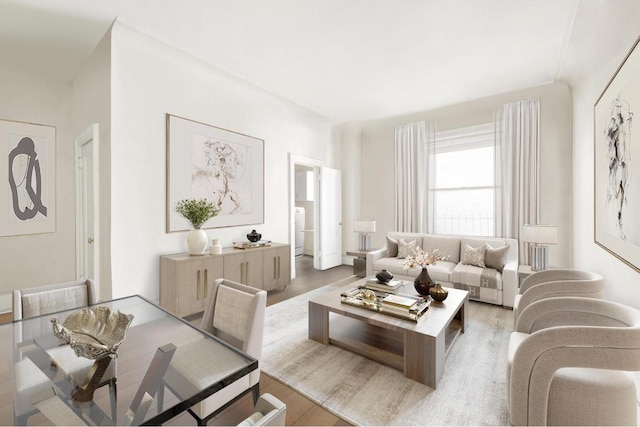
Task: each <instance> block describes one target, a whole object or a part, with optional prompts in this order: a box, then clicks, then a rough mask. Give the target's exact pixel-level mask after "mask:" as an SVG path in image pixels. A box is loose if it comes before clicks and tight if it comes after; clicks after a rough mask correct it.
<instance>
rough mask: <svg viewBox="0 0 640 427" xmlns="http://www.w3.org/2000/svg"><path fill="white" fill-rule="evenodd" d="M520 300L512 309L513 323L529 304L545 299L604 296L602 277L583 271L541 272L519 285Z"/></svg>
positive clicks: (528, 277) (531, 275)
mask: <svg viewBox="0 0 640 427" xmlns="http://www.w3.org/2000/svg"><path fill="white" fill-rule="evenodd" d="M519 293H520V295H521V296H520V300H519V301H518V303H517V305H516V306H515V307H514V308H513V315H514V319H515V321H517V320H518V317H519V316H520V313H521V312H522V310H524V309H525V308H526V307H528V306H529V305H530V304H532V303H534V302H536V301H538V300H541V299H545V298H554V297H571V296H574V297H585V298H602V297H603V296H604V278H603V277H602V275H600V274H597V273H592V272H590V271H583V270H562V269H557V270H543V271H538V272H535V273H533V274H530V275H529V276H527V277H526V278H525V279H524V280H523V281H522V284H521V285H520V289H519Z"/></svg>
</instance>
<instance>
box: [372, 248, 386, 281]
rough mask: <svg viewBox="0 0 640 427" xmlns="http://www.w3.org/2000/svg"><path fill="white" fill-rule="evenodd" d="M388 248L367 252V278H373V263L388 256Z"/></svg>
mask: <svg viewBox="0 0 640 427" xmlns="http://www.w3.org/2000/svg"><path fill="white" fill-rule="evenodd" d="M387 252H388V250H387V246H386V245H385V246H384V247H382V248H380V249H376V250H375V251H370V252H367V277H370V276H373V263H374V262H376V261H377V260H379V259H382V258H385V257H386V256H387Z"/></svg>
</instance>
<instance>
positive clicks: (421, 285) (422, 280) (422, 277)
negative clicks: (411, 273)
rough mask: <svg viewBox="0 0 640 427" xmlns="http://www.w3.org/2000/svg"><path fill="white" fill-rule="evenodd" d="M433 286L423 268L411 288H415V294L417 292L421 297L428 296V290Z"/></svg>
mask: <svg viewBox="0 0 640 427" xmlns="http://www.w3.org/2000/svg"><path fill="white" fill-rule="evenodd" d="M434 286H435V283H433V280H431V276H429V273H428V272H427V269H426V268H423V269H422V271H421V272H420V274H418V277H416V280H414V281H413V287H414V288H416V292H418V293H419V294H420V295H422V296H427V295H429V288H432V287H434Z"/></svg>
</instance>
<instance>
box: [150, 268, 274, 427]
mask: <svg viewBox="0 0 640 427" xmlns="http://www.w3.org/2000/svg"><path fill="white" fill-rule="evenodd" d="M266 306H267V292H266V291H264V290H261V289H256V288H253V287H251V286H247V285H243V284H241V283H237V282H233V281H231V280H227V279H218V280H216V281H214V282H213V283H212V289H211V292H209V299H208V300H207V303H206V306H205V311H204V315H203V317H202V325H201V328H202V329H203V330H205V331H206V332H209V333H210V334H212V335H214V336H216V337H218V338H220V339H222V340H223V341H225V342H227V343H228V344H230V345H232V346H234V347H236V348H237V349H239V350H241V351H242V352H243V353H246V354H248V355H250V356H251V357H253V358H255V359H257V360H258V362H259V360H260V357H261V355H262V338H263V331H264V319H265V309H266ZM213 345H215V343H213V342H211V340H208V339H201V340H197V341H194V342H190V343H188V344H185V345H182V346H179V347H178V348H177V350H176V352H175V354H174V356H173V358H172V359H171V363H170V364H169V368H168V369H167V373H166V374H165V376H164V382H163V384H164V386H165V387H167V388H169V390H171V392H172V393H174V394H176V395H177V396H183V397H188V396H193V395H195V394H196V393H197V392H199V391H202V390H203V389H205V388H206V387H207V386H208V385H210V384H212V383H214V382H215V378H217V377H218V376H219V375H220V371H221V370H224V369H225V363H226V362H227V361H225V360H221V359H217V358H200V359H198V360H194V357H193V355H194V354H196V355H197V354H207V352H202V351H197V350H196V349H197V348H198V347H199V346H213ZM229 363H231V361H229ZM259 380H260V366H259V363H258V367H257V368H256V369H255V370H253V371H252V372H250V373H248V374H247V375H245V376H243V377H241V378H239V379H238V380H236V381H234V382H233V383H231V384H229V385H227V386H226V387H225V388H223V389H221V390H219V391H218V392H216V393H214V394H213V395H211V396H209V397H208V398H206V399H205V400H203V401H202V402H200V403H198V404H196V405H194V406H192V407H191V408H190V409H189V413H190V414H191V415H192V416H193V417H194V418H195V419H196V421H197V422H198V424H199V425H204V424H206V423H207V421H208V420H209V419H211V418H212V417H213V416H214V415H215V414H216V413H217V412H219V411H220V410H222V409H224V408H225V407H227V406H229V405H230V404H231V403H233V402H235V401H236V400H238V399H239V398H240V397H242V396H243V395H244V394H245V393H247V392H248V391H249V390H251V391H252V392H253V401H254V404H255V403H256V402H257V400H258V397H259V394H260V393H259ZM158 394H159V396H158V402H159V404H158V410H159V411H160V410H161V408H162V406H161V405H162V402H163V395H164V387H160V390H159V393H158Z"/></svg>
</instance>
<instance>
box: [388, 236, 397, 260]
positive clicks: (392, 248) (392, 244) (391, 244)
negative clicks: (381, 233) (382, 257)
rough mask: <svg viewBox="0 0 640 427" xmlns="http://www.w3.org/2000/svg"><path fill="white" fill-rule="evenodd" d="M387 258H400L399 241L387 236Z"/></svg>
mask: <svg viewBox="0 0 640 427" xmlns="http://www.w3.org/2000/svg"><path fill="white" fill-rule="evenodd" d="M387 256H388V257H389V258H395V257H397V256H398V241H397V240H396V239H392V238H391V237H389V236H387Z"/></svg>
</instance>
